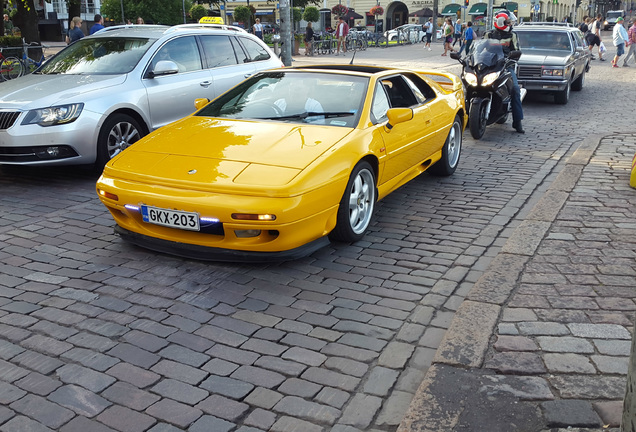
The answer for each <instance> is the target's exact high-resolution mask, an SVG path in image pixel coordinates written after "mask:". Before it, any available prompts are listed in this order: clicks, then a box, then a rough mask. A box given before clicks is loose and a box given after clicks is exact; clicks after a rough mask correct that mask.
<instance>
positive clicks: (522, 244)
mask: <svg viewBox="0 0 636 432" xmlns="http://www.w3.org/2000/svg"><path fill="white" fill-rule="evenodd" d="M610 136H612V134H610V135H602V134H595V135H592V136H589V137H587V138H585V139H584V140H583V141H582V142H581V143H580V144H579V146H578V148H577V149H576V150H575V151H574V153H573V154H572V155H571V156H570V157H569V158H568V160H567V161H566V162H565V167H564V168H563V169H562V170H561V172H559V174H558V175H557V177H556V178H555V180H554V181H553V182H552V184H551V185H550V187H549V188H548V189H547V190H546V192H545V193H544V194H543V196H542V197H541V198H540V199H539V201H538V202H537V203H536V204H535V205H534V207H533V208H532V209H531V211H530V213H529V214H528V216H527V217H526V218H525V219H524V220H523V221H522V222H521V223H520V225H519V226H518V227H517V228H516V229H515V230H514V231H513V233H512V235H511V236H510V237H509V238H508V240H507V241H506V243H505V244H504V245H503V247H502V249H501V251H500V252H499V254H497V256H496V257H495V258H494V259H493V261H492V262H491V263H490V265H489V266H488V268H487V269H486V271H485V272H484V274H483V275H482V276H481V277H480V278H479V280H477V282H475V284H474V285H473V287H472V288H471V290H470V291H469V293H468V295H467V296H466V299H465V300H464V301H463V302H462V304H461V306H460V307H459V308H458V309H457V312H456V313H455V316H454V317H453V320H452V322H451V324H450V327H449V328H448V330H447V331H446V333H445V335H444V338H443V339H442V341H441V343H440V345H439V347H438V349H437V351H436V353H435V357H434V358H433V362H432V364H431V367H430V368H429V369H428V371H427V372H426V375H425V377H424V380H423V381H422V384H421V385H420V387H419V388H418V390H417V392H416V393H415V396H414V398H413V400H412V402H411V404H410V406H409V409H408V410H407V412H406V414H405V416H404V418H403V420H402V422H401V424H400V426H399V427H398V429H397V432H413V431H419V432H429V431H430V432H438V431H440V430H444V431H450V430H452V428H453V426H454V425H455V421H456V420H457V418H458V415H459V413H460V412H461V410H462V409H463V408H462V406H463V401H456V400H450V399H448V398H446V399H444V398H437V397H436V396H435V391H434V390H433V389H434V388H436V387H437V386H436V379H444V376H445V374H447V373H448V372H447V370H446V369H445V368H448V367H449V366H451V367H455V368H461V369H458V370H457V372H456V373H458V374H465V373H469V374H470V371H469V370H466V369H467V368H481V367H482V365H483V363H484V360H485V355H486V353H487V351H488V348H489V346H490V340H491V338H492V336H493V334H494V330H495V328H496V326H497V323H498V321H499V317H500V315H501V312H502V309H503V307H504V306H505V304H506V303H507V302H508V300H509V298H510V296H511V294H512V292H513V290H514V288H515V287H516V284H517V281H518V280H520V278H521V275H522V273H523V271H524V268H525V265H526V263H527V262H528V261H529V259H530V258H531V257H532V256H533V255H534V253H535V252H536V250H537V248H538V247H539V244H540V243H541V241H542V240H543V239H544V238H545V236H546V234H547V233H548V231H549V229H550V227H551V226H552V223H553V222H554V220H555V219H556V217H557V215H558V213H559V211H560V210H561V208H562V207H563V205H564V204H565V202H566V200H567V199H568V197H569V195H570V192H571V191H572V190H573V188H574V186H575V185H576V183H577V182H578V180H579V179H580V177H581V174H582V173H583V169H584V168H585V166H586V165H587V164H588V163H589V162H590V159H591V158H592V156H593V154H594V152H595V151H596V149H597V148H598V146H599V145H600V143H601V141H602V140H603V139H605V138H608V137H610ZM483 373H484V372H483V371H478V374H483ZM476 375H477V374H476Z"/></svg>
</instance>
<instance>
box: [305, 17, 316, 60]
mask: <svg viewBox="0 0 636 432" xmlns="http://www.w3.org/2000/svg"><path fill="white" fill-rule="evenodd" d="M313 48H314V29H313V28H311V21H309V22H308V23H307V28H306V29H305V55H310V56H313V55H314V49H313Z"/></svg>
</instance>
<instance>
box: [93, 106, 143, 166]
mask: <svg viewBox="0 0 636 432" xmlns="http://www.w3.org/2000/svg"><path fill="white" fill-rule="evenodd" d="M144 135H145V131H144V129H143V128H142V127H141V125H140V124H139V123H138V122H137V120H135V119H134V118H132V117H131V116H129V115H126V114H115V115H112V116H110V117H108V118H107V119H106V121H105V122H104V124H103V125H102V128H101V129H100V131H99V137H98V139H97V160H96V162H95V165H96V168H97V169H98V170H100V169H103V168H104V165H106V163H107V162H108V161H109V160H111V159H112V158H113V157H115V156H117V155H118V154H119V153H121V152H122V151H123V150H125V149H126V148H128V147H130V146H131V145H133V144H134V143H135V142H137V141H138V140H139V139H141V137H143V136H144Z"/></svg>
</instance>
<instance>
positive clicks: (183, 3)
mask: <svg viewBox="0 0 636 432" xmlns="http://www.w3.org/2000/svg"><path fill="white" fill-rule="evenodd" d="M181 3H182V7H183V23H184V24H185V23H186V14H185V0H182V1H181Z"/></svg>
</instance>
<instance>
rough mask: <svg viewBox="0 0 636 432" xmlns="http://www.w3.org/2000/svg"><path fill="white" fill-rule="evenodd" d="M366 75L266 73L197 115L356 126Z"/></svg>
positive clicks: (365, 88) (239, 87) (364, 91)
mask: <svg viewBox="0 0 636 432" xmlns="http://www.w3.org/2000/svg"><path fill="white" fill-rule="evenodd" d="M368 84H369V80H368V78H366V77H360V76H352V75H344V74H342V75H341V74H331V73H321V72H296V71H294V72H281V71H275V72H264V73H261V74H258V75H255V76H254V77H252V78H250V79H248V80H246V81H244V82H243V83H241V84H240V85H238V86H237V87H234V88H233V89H231V90H230V91H228V92H227V93H225V94H223V95H221V96H219V97H218V98H217V99H215V100H214V101H212V103H210V104H208V105H207V106H206V107H205V108H203V109H202V110H200V111H199V112H197V113H196V114H195V115H197V116H205V117H221V118H232V119H248V120H272V121H282V122H292V123H312V124H324V125H329V126H341V127H354V126H355V125H356V124H357V122H358V118H359V117H360V111H361V110H362V106H363V103H364V98H365V95H366V90H367V88H368Z"/></svg>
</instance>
